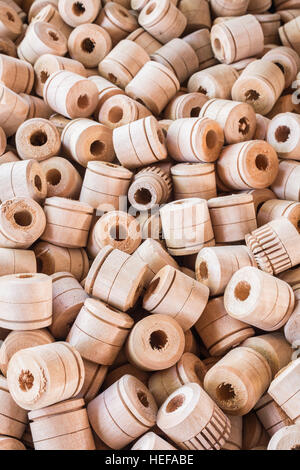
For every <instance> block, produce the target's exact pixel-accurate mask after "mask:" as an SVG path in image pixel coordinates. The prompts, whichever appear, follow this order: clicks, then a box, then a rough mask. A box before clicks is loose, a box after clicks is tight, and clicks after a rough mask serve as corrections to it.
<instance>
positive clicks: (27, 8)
mask: <svg viewBox="0 0 300 470" xmlns="http://www.w3.org/2000/svg"><path fill="white" fill-rule="evenodd" d="M17 2H18V3H21V4H22V8H23V10H24V12H25V13H27V16H28V20H29V22H31V21H32V20H33V19H34V17H35V16H36V15H38V14H39V12H40V11H41V10H42V9H43V8H45V6H47V5H51V6H52V7H54V8H55V9H56V10H58V0H21V1H20V0H17Z"/></svg>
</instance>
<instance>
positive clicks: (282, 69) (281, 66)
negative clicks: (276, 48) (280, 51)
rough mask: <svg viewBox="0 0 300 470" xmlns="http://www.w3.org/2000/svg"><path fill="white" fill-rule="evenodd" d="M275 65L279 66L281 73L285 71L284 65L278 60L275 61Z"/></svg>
mask: <svg viewBox="0 0 300 470" xmlns="http://www.w3.org/2000/svg"><path fill="white" fill-rule="evenodd" d="M275 65H277V67H279V68H280V70H281V72H282V73H285V70H284V66H283V65H282V64H280V63H279V62H275Z"/></svg>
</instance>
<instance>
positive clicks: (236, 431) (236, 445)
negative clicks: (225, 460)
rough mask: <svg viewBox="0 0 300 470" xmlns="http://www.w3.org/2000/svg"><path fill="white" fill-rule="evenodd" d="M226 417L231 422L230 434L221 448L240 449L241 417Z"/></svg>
mask: <svg viewBox="0 0 300 470" xmlns="http://www.w3.org/2000/svg"><path fill="white" fill-rule="evenodd" d="M227 418H228V419H229V421H230V424H231V431H230V436H229V438H228V440H227V442H226V444H225V445H224V447H223V450H242V446H243V418H242V417H241V416H230V415H227Z"/></svg>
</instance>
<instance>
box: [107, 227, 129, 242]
mask: <svg viewBox="0 0 300 470" xmlns="http://www.w3.org/2000/svg"><path fill="white" fill-rule="evenodd" d="M109 235H110V237H111V238H112V239H113V240H115V241H117V242H120V241H122V240H126V238H127V236H128V233H127V229H126V227H124V225H122V224H116V225H113V226H112V227H111V229H110V231H109Z"/></svg>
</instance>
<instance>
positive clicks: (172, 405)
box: [166, 394, 185, 413]
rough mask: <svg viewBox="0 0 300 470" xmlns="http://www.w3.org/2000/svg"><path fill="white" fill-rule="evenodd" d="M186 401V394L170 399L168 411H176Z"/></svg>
mask: <svg viewBox="0 0 300 470" xmlns="http://www.w3.org/2000/svg"><path fill="white" fill-rule="evenodd" d="M184 402H185V396H184V395H183V394H180V395H176V397H174V398H172V400H171V401H169V403H168V404H167V407H166V412H167V413H174V411H176V410H178V409H179V408H181V407H182V405H183V404H184Z"/></svg>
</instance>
